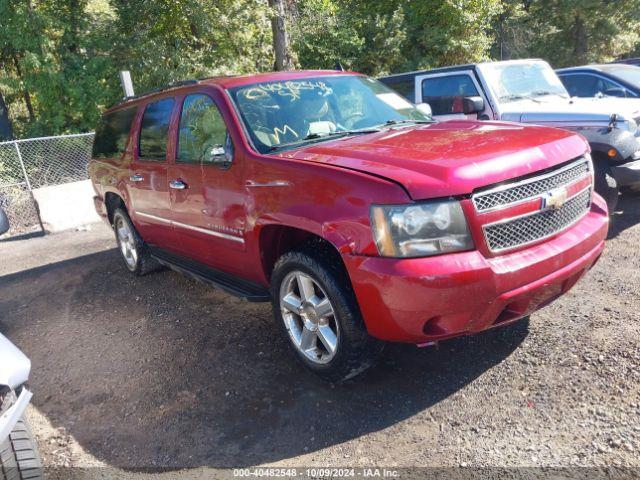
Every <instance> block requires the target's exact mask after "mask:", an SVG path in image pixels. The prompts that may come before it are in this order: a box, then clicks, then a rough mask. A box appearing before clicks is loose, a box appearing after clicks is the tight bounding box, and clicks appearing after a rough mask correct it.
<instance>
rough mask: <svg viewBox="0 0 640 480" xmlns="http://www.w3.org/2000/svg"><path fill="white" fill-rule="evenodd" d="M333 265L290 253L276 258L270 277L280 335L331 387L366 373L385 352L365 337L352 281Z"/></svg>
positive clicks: (327, 258) (324, 257) (317, 256)
mask: <svg viewBox="0 0 640 480" xmlns="http://www.w3.org/2000/svg"><path fill="white" fill-rule="evenodd" d="M338 260H339V259H338ZM337 263H338V262H337V261H336V259H335V258H333V256H331V255H328V254H322V253H318V252H317V250H316V251H315V252H314V253H313V254H310V253H308V252H307V251H292V252H288V253H285V254H284V255H283V256H282V257H280V259H279V260H278V261H277V262H276V265H275V267H274V270H273V273H272V275H271V296H272V304H273V310H274V317H275V319H276V321H277V323H278V325H279V327H280V329H281V331H282V333H283V334H284V336H285V338H286V339H287V342H288V343H289V345H290V346H291V348H292V350H293V352H294V354H295V356H296V358H297V359H298V360H299V361H300V362H301V363H302V364H303V365H304V366H305V367H307V368H308V369H309V370H311V371H313V372H314V373H316V374H317V375H318V376H320V377H321V378H323V379H324V380H327V381H330V382H341V381H344V380H348V379H350V378H353V377H355V376H356V375H359V374H360V373H362V372H364V371H365V370H366V369H367V368H369V367H371V366H372V365H373V364H374V363H375V361H376V359H377V358H378V356H379V354H380V352H381V351H382V349H383V347H384V342H382V341H380V340H377V339H375V338H373V337H371V336H370V335H369V334H368V332H367V329H366V327H365V324H364V321H363V319H362V315H361V313H360V308H359V307H358V304H357V302H356V298H355V294H354V292H353V289H352V287H351V282H350V281H349V278H348V276H347V274H346V272H345V271H344V268H342V265H337ZM302 285H306V286H305V287H303V286H302ZM303 288H304V289H306V290H307V293H304V292H303V291H302V290H303ZM285 297H287V298H286V299H285ZM296 306H297V307H296ZM316 306H317V307H318V308H317V309H316ZM327 312H330V313H327ZM323 332H324V333H323ZM314 335H315V338H314ZM309 338H310V340H309ZM305 339H306V340H305ZM328 345H330V346H334V347H333V351H332V349H331V348H330V347H329V346H328Z"/></svg>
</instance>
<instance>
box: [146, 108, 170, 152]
mask: <svg viewBox="0 0 640 480" xmlns="http://www.w3.org/2000/svg"><path fill="white" fill-rule="evenodd" d="M172 110H173V98H166V99H164V100H160V101H158V102H154V103H150V104H149V105H147V108H145V110H144V115H143V117H142V126H141V127H140V157H141V158H144V159H145V160H164V159H165V158H166V156H167V133H168V132H169V123H170V121H171V111H172Z"/></svg>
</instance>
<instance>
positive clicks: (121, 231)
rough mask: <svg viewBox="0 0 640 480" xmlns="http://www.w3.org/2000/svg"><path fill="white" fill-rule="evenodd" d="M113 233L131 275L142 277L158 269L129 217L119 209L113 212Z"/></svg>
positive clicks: (156, 263)
mask: <svg viewBox="0 0 640 480" xmlns="http://www.w3.org/2000/svg"><path fill="white" fill-rule="evenodd" d="M113 231H114V232H115V235H116V242H118V250H120V256H121V257H122V261H123V262H124V264H125V266H126V267H127V269H128V270H129V271H130V272H131V273H133V274H134V275H137V276H142V275H146V274H147V273H149V272H151V271H153V270H156V269H157V268H158V267H159V265H158V262H156V261H155V260H154V259H153V257H151V254H150V253H149V249H148V247H147V245H146V244H145V243H144V240H142V237H141V236H140V235H139V234H138V232H137V230H136V228H135V227H134V226H133V222H132V221H131V219H130V218H129V215H128V214H127V212H126V211H124V210H122V209H120V208H117V209H116V210H115V212H113Z"/></svg>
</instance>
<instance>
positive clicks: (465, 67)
mask: <svg viewBox="0 0 640 480" xmlns="http://www.w3.org/2000/svg"><path fill="white" fill-rule="evenodd" d="M542 61H544V60H541V59H539V58H523V59H521V60H500V61H494V62H492V61H489V62H478V63H465V64H461V65H453V66H450V67H439V68H431V69H426V70H415V71H413V72H405V73H395V74H392V75H385V76H384V77H380V78H381V79H391V78H396V79H399V78H402V77H413V76H416V75H419V74H421V73H446V72H456V71H458V70H473V69H475V68H476V67H477V66H478V65H483V64H505V65H506V64H518V63H528V62H542Z"/></svg>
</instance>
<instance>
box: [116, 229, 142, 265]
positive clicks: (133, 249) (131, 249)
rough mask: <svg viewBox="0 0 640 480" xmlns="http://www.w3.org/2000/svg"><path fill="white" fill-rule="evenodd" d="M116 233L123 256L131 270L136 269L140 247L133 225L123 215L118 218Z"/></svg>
mask: <svg viewBox="0 0 640 480" xmlns="http://www.w3.org/2000/svg"><path fill="white" fill-rule="evenodd" d="M116 235H117V236H118V244H119V245H120V253H122V258H124V261H125V263H126V264H127V266H128V267H129V268H130V269H131V270H133V269H135V268H136V265H137V263H138V247H137V245H136V240H135V238H134V236H133V232H132V231H131V227H130V226H129V224H128V223H127V222H126V221H125V220H124V219H123V218H122V217H118V218H117V219H116Z"/></svg>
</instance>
